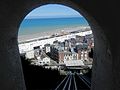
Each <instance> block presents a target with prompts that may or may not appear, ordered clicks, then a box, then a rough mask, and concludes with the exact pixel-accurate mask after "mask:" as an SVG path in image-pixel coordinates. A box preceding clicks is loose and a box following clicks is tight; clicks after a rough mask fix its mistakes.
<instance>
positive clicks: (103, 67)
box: [0, 0, 120, 90]
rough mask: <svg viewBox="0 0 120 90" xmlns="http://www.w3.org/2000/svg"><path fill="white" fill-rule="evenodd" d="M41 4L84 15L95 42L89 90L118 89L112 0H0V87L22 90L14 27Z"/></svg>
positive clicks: (114, 5) (114, 11)
mask: <svg viewBox="0 0 120 90" xmlns="http://www.w3.org/2000/svg"><path fill="white" fill-rule="evenodd" d="M45 4H62V5H65V6H69V7H71V8H73V9H75V10H76V11H78V12H79V13H81V14H82V15H83V16H84V17H85V18H86V20H87V21H88V22H89V25H90V26H91V29H92V31H93V34H94V43H95V46H94V52H93V59H94V60H93V65H92V82H91V90H119V88H120V86H119V82H120V78H119V77H120V73H119V71H120V70H119V63H120V60H119V58H120V57H119V56H120V55H119V52H120V51H119V48H120V45H119V40H117V42H116V39H117V38H119V37H120V35H119V33H118V31H119V27H118V26H119V25H118V23H116V22H117V21H118V20H119V19H118V18H119V16H118V14H116V13H118V11H119V10H118V7H117V6H118V3H117V1H113V0H111V1H109V2H108V1H105V0H99V1H95V0H34V1H33V0H14V1H9V0H2V1H1V5H0V7H1V9H0V11H1V15H0V20H1V24H0V28H1V30H0V39H1V40H0V67H1V68H0V76H1V79H0V89H1V90H26V86H25V82H24V77H23V70H22V65H21V60H20V55H19V49H18V41H17V38H18V30H19V26H20V24H21V22H22V20H23V19H24V17H25V16H26V15H27V14H28V13H29V12H30V11H32V10H33V9H35V8H37V7H39V6H41V5H45ZM111 17H112V18H111ZM113 17H114V18H113ZM111 21H112V22H113V23H111ZM118 22H119V21H118ZM113 32H114V33H113Z"/></svg>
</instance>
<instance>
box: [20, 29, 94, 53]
mask: <svg viewBox="0 0 120 90" xmlns="http://www.w3.org/2000/svg"><path fill="white" fill-rule="evenodd" d="M85 29H86V28H83V29H82V30H77V31H70V32H69V33H63V34H60V35H54V36H50V35H48V36H42V37H38V38H33V39H28V40H24V41H22V42H19V45H18V46H19V51H20V53H24V52H27V51H30V50H33V48H34V47H36V46H40V47H41V48H42V47H44V45H45V44H53V42H54V41H56V40H58V41H61V42H63V41H64V40H66V39H69V38H75V36H76V35H78V36H85V35H89V34H92V31H91V30H90V28H87V30H85Z"/></svg>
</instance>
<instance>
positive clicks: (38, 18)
mask: <svg viewBox="0 0 120 90" xmlns="http://www.w3.org/2000/svg"><path fill="white" fill-rule="evenodd" d="M18 47H19V52H20V57H21V60H22V66H23V74H24V79H25V83H26V87H27V89H28V90H33V89H34V90H35V89H40V90H41V89H46V90H49V89H55V88H58V86H59V84H61V82H62V81H63V80H64V79H65V78H66V77H67V78H68V79H69V78H70V79H69V80H70V82H71V83H70V84H71V86H70V87H71V88H72V87H73V86H74V83H73V82H76V83H77V84H76V85H77V86H76V87H77V88H78V89H86V88H87V89H88V86H87V85H88V84H85V85H84V84H83V83H84V82H83V81H82V80H83V79H84V78H86V77H87V78H86V79H85V80H87V81H88V82H89V84H90V85H89V89H90V87H91V77H92V76H91V73H92V62H93V49H94V37H93V33H92V30H91V27H90V26H89V23H88V22H87V20H86V19H85V18H84V17H83V16H82V15H81V14H80V13H79V12H77V11H76V10H74V9H72V8H70V7H67V6H64V5H61V4H46V5H43V6H40V7H38V8H36V9H34V10H32V11H31V12H30V13H29V14H28V15H26V17H25V18H24V20H23V21H22V23H21V25H20V28H19V33H18ZM70 73H72V74H70ZM69 74H70V75H69ZM68 75H69V77H68ZM71 75H72V76H71ZM73 76H74V77H75V80H76V81H74V80H73V79H74V77H73ZM79 76H82V77H83V76H84V78H83V79H81V77H80V78H79ZM79 79H80V80H81V81H80V80H79ZM85 80H84V81H85ZM67 81H68V80H66V83H67ZM64 82H65V81H64ZM68 82H69V81H68ZM82 82H83V83H82ZM85 82H86V81H85ZM80 84H81V85H82V86H81V85H80ZM63 87H65V86H63ZM60 88H61V86H59V89H60ZM74 88H75V87H74ZM66 89H67V87H66ZM72 89H73V88H72ZM89 89H88V90H89ZM70 90H71V89H70Z"/></svg>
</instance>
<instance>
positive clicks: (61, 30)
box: [18, 26, 90, 43]
mask: <svg viewBox="0 0 120 90" xmlns="http://www.w3.org/2000/svg"><path fill="white" fill-rule="evenodd" d="M86 28H90V27H89V26H78V27H70V28H59V29H55V30H50V31H49V30H47V31H44V32H43V31H42V32H41V31H40V32H37V33H33V34H27V35H19V36H18V42H19V43H21V42H25V41H30V40H35V39H40V38H45V37H50V36H52V35H53V34H54V35H56V34H57V35H60V34H63V33H69V32H72V31H78V30H81V31H82V30H85V29H86Z"/></svg>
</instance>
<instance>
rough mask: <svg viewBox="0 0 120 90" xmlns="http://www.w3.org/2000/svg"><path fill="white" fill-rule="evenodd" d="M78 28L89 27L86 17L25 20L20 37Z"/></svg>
mask: <svg viewBox="0 0 120 90" xmlns="http://www.w3.org/2000/svg"><path fill="white" fill-rule="evenodd" d="M78 26H79V27H80V26H89V25H88V22H87V21H86V19H85V18H84V17H68V18H35V19H24V20H23V21H22V23H21V25H20V28H19V33H18V35H19V36H21V35H30V34H36V33H42V32H47V31H54V30H60V29H64V28H74V27H78Z"/></svg>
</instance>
